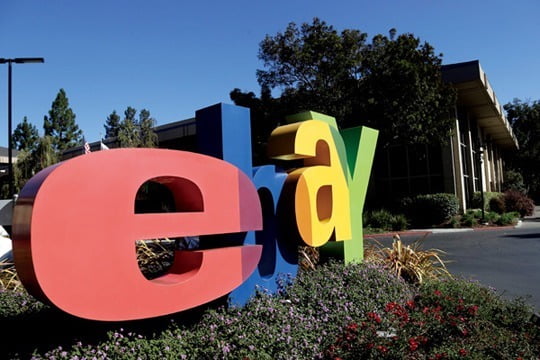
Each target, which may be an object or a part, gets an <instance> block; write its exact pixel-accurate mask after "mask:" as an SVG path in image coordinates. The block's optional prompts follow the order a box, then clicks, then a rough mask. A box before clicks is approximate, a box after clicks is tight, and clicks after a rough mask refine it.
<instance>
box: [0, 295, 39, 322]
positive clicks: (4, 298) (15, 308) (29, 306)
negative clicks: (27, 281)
mask: <svg viewBox="0 0 540 360" xmlns="http://www.w3.org/2000/svg"><path fill="white" fill-rule="evenodd" d="M44 308H46V306H45V305H44V304H43V303H41V302H39V301H37V300H36V299H34V298H33V297H32V296H30V295H29V294H28V293H27V292H26V291H24V290H17V291H7V290H0V318H12V317H15V316H21V315H24V316H28V315H30V314H33V313H37V312H39V311H41V310H43V309H44Z"/></svg>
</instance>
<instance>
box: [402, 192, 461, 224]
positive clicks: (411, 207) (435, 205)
mask: <svg viewBox="0 0 540 360" xmlns="http://www.w3.org/2000/svg"><path fill="white" fill-rule="evenodd" d="M402 204H404V205H405V208H404V212H405V214H406V215H408V216H409V218H410V219H411V223H412V224H414V225H415V226H432V225H440V224H442V223H444V222H445V221H448V220H450V219H451V218H452V216H454V215H456V214H457V213H458V211H459V202H458V199H457V197H456V196H455V195H454V194H445V193H439V194H427V195H417V196H416V197H414V198H412V199H411V200H410V201H403V202H402Z"/></svg>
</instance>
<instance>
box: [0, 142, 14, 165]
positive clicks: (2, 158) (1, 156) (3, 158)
mask: <svg viewBox="0 0 540 360" xmlns="http://www.w3.org/2000/svg"><path fill="white" fill-rule="evenodd" d="M8 153H9V149H8V148H6V147H3V146H0V164H7V163H8V162H9V161H8V160H9V158H8ZM18 155H19V151H17V150H15V149H12V151H11V156H12V160H13V162H16V161H17V156H18Z"/></svg>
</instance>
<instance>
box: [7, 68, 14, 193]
mask: <svg viewBox="0 0 540 360" xmlns="http://www.w3.org/2000/svg"><path fill="white" fill-rule="evenodd" d="M8 182H9V193H8V196H9V199H11V198H13V195H14V194H15V187H14V184H13V183H14V178H13V146H12V141H11V61H8Z"/></svg>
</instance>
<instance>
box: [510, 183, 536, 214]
mask: <svg viewBox="0 0 540 360" xmlns="http://www.w3.org/2000/svg"><path fill="white" fill-rule="evenodd" d="M504 205H505V208H506V211H508V212H512V211H517V212H518V213H519V214H520V215H521V217H524V216H529V215H532V214H533V213H534V202H533V200H532V199H531V198H529V197H528V196H527V195H525V194H523V193H521V192H519V191H515V190H507V191H505V192H504Z"/></svg>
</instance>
